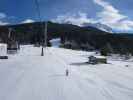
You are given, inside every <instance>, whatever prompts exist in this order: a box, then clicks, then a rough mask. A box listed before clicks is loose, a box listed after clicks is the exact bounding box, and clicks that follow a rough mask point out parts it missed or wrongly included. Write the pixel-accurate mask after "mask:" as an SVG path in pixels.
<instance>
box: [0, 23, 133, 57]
mask: <svg viewBox="0 0 133 100" xmlns="http://www.w3.org/2000/svg"><path fill="white" fill-rule="evenodd" d="M9 27H10V28H12V29H13V32H12V34H13V36H14V38H15V39H16V40H17V41H18V42H19V43H21V44H29V43H30V44H36V43H39V44H42V43H43V42H44V28H43V27H44V23H39V22H36V23H31V24H20V25H11V26H0V39H2V41H3V42H7V36H8V28H9ZM58 37H60V38H61V42H62V46H63V45H64V43H65V42H66V41H68V42H71V41H75V42H76V43H77V44H78V46H79V49H82V48H83V49H84V50H88V49H89V48H88V47H87V48H85V47H84V46H83V45H84V44H89V45H91V46H92V47H94V49H98V50H102V49H103V50H102V51H104V55H106V52H107V53H121V54H124V53H127V52H128V53H131V54H133V35H132V34H110V33H107V32H104V31H101V30H99V29H96V28H93V27H84V28H83V27H79V26H76V25H71V24H57V23H52V22H48V40H47V42H48V45H49V46H50V45H51V44H50V43H49V40H50V39H52V38H58ZM103 47H104V48H103ZM72 48H73V47H72ZM73 49H74V48H73ZM106 49H107V50H106ZM102 54H103V53H102Z"/></svg>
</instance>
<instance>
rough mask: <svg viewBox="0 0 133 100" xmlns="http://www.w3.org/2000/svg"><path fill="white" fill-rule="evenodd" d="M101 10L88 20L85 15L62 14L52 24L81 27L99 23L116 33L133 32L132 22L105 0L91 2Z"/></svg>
mask: <svg viewBox="0 0 133 100" xmlns="http://www.w3.org/2000/svg"><path fill="white" fill-rule="evenodd" d="M93 2H94V3H95V4H97V5H99V6H100V7H102V10H101V11H100V12H97V13H96V17H95V18H88V16H87V13H82V12H79V13H76V14H71V13H68V14H64V15H59V16H57V18H56V19H53V20H52V21H54V22H59V23H72V24H74V25H79V26H81V25H82V24H83V23H101V24H105V25H107V26H109V27H111V28H112V29H114V30H117V31H130V30H133V21H132V20H129V18H128V16H126V15H124V14H121V13H120V11H119V10H118V9H116V8H115V7H114V6H113V5H111V4H110V3H109V2H107V1H105V0H93Z"/></svg>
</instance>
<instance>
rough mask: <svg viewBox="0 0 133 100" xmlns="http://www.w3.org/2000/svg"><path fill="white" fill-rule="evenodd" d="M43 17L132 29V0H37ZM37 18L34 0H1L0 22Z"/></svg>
mask: <svg viewBox="0 0 133 100" xmlns="http://www.w3.org/2000/svg"><path fill="white" fill-rule="evenodd" d="M38 1H39V5H40V8H41V16H42V19H43V20H52V21H55V22H59V23H64V22H71V23H73V24H75V25H79V26H81V25H82V24H83V23H102V24H105V25H108V26H110V27H111V28H113V29H114V30H116V31H128V32H129V31H131V32H133V14H132V11H133V6H132V5H133V0H38ZM33 21H38V16H37V13H36V6H35V1H34V0H0V25H5V24H16V23H29V22H33Z"/></svg>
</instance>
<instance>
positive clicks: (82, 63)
mask: <svg viewBox="0 0 133 100" xmlns="http://www.w3.org/2000/svg"><path fill="white" fill-rule="evenodd" d="M88 64H89V63H88V62H77V63H71V64H70V65H74V66H84V65H88Z"/></svg>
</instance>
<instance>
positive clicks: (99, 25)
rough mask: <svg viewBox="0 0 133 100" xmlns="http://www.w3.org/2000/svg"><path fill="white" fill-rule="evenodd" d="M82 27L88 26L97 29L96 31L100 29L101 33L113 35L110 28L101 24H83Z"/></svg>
mask: <svg viewBox="0 0 133 100" xmlns="http://www.w3.org/2000/svg"><path fill="white" fill-rule="evenodd" d="M82 26H83V27H90V26H92V27H95V28H98V29H100V30H102V31H105V32H109V33H113V30H112V28H110V27H109V26H107V25H104V24H101V23H84V24H83V25H82Z"/></svg>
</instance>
